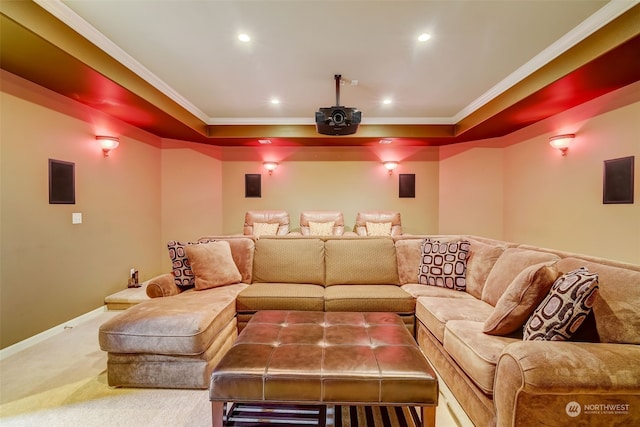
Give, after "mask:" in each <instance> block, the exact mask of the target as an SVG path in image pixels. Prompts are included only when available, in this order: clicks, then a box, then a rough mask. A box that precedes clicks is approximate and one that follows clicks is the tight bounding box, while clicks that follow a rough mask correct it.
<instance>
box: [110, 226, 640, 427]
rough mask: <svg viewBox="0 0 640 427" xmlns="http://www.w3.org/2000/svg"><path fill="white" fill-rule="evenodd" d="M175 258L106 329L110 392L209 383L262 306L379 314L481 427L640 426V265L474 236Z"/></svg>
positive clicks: (199, 247) (251, 248)
mask: <svg viewBox="0 0 640 427" xmlns="http://www.w3.org/2000/svg"><path fill="white" fill-rule="evenodd" d="M170 253H171V256H172V257H173V262H174V264H173V265H174V269H173V272H172V273H167V274H163V275H161V276H158V277H156V278H154V279H152V280H151V281H149V283H148V284H147V286H146V293H147V294H148V295H149V296H150V297H151V299H150V300H148V301H145V302H142V303H140V304H137V305H135V306H133V307H131V308H129V309H127V310H125V311H123V312H122V313H120V314H118V315H117V316H115V317H114V318H112V319H111V320H109V321H108V322H106V323H105V324H103V325H102V326H101V328H100V331H99V341H100V346H101V348H102V349H103V350H104V351H107V352H108V362H107V370H108V379H109V384H110V385H112V386H126V387H163V388H206V387H207V386H208V384H209V376H210V373H211V370H212V369H213V367H214V366H215V365H216V363H217V362H218V361H219V360H220V358H221V357H222V355H224V353H225V352H226V351H227V350H228V349H229V347H230V346H231V344H232V343H233V342H234V340H235V338H236V337H237V334H238V332H239V331H240V330H242V328H243V327H244V325H246V323H247V322H248V320H249V319H250V318H251V316H253V315H254V314H255V313H256V312H257V311H260V310H317V311H362V312H364V311H374V312H375V311H384V312H394V313H397V314H398V315H399V316H400V317H401V319H403V321H404V323H405V325H406V326H407V328H408V329H409V330H410V331H411V332H412V333H413V334H414V336H415V338H416V340H417V342H418V344H419V345H420V348H421V349H422V350H423V352H424V353H425V355H426V356H427V357H428V359H429V360H430V361H431V363H432V364H433V366H434V368H435V369H436V371H437V372H438V374H439V376H440V377H441V379H442V380H443V381H444V382H445V383H446V384H447V386H448V388H449V389H450V390H451V391H452V392H453V394H454V395H455V398H456V399H457V400H458V401H459V402H460V404H461V406H462V407H463V409H464V410H465V412H466V413H467V415H468V416H469V418H470V419H471V420H472V421H473V422H474V423H475V424H476V425H478V426H488V425H498V426H512V425H517V426H521V425H566V424H567V423H569V422H570V421H575V422H578V423H579V424H581V425H634V424H635V425H638V424H639V423H640V364H639V363H638V360H640V346H638V344H640V314H639V312H638V307H640V266H637V265H631V264H625V263H620V262H614V261H610V260H604V259H599V258H595V257H589V256H583V255H577V254H570V253H564V252H561V251H554V250H550V249H543V248H537V247H532V246H527V245H521V244H515V243H510V242H502V241H497V240H492V239H486V238H481V237H477V236H463V235H447V236H406V235H405V236H396V237H359V236H347V237H344V236H343V237H317V236H274V237H267V236H264V237H261V238H259V239H253V238H251V237H246V236H218V237H215V236H214V237H205V238H202V239H200V240H199V241H198V242H193V243H189V244H180V243H176V242H174V243H173V244H170ZM185 259H188V260H189V261H190V263H189V265H188V268H186V267H187V266H185V264H184V260H185ZM581 268H583V269H581ZM585 268H586V269H585ZM568 273H570V274H568ZM575 283H578V284H580V286H581V287H580V288H579V289H578V288H576V286H574V285H575ZM566 289H570V290H571V292H569V295H564V294H563V290H566ZM563 298H564V300H563ZM576 301H577V302H576ZM581 310H583V311H581ZM570 319H571V320H570ZM547 323H548V324H547ZM545 328H548V330H547V329H545ZM523 331H524V333H525V334H526V336H527V338H535V337H539V338H544V339H546V340H541V341H539V340H529V339H526V340H525V339H523ZM549 331H551V332H549ZM553 331H555V332H553ZM558 331H559V332H558ZM569 334H571V337H570V338H569V339H568V340H566V341H564V342H561V341H557V339H559V338H562V336H564V337H565V338H566V336H568V335H569Z"/></svg>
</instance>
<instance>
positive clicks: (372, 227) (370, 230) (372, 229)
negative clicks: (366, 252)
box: [366, 221, 391, 236]
mask: <svg viewBox="0 0 640 427" xmlns="http://www.w3.org/2000/svg"><path fill="white" fill-rule="evenodd" d="M366 226H367V236H390V235H391V223H390V222H368V221H367V222H366Z"/></svg>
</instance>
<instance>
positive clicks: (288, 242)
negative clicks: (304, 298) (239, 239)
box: [253, 237, 324, 285]
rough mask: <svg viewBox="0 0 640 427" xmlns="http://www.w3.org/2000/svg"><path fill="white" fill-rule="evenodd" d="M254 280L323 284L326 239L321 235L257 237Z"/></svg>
mask: <svg viewBox="0 0 640 427" xmlns="http://www.w3.org/2000/svg"><path fill="white" fill-rule="evenodd" d="M253 281H254V282H264V283H309V284H315V285H322V284H324V243H323V241H322V240H320V239H318V238H307V237H298V238H286V237H271V238H269V237H263V238H261V239H258V240H257V241H256V248H255V253H254V258H253Z"/></svg>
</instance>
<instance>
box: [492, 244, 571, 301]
mask: <svg viewBox="0 0 640 427" xmlns="http://www.w3.org/2000/svg"><path fill="white" fill-rule="evenodd" d="M559 260H560V257H559V256H557V255H554V254H551V253H548V252H539V251H533V250H529V249H520V248H508V249H506V250H505V251H504V252H503V253H502V255H500V257H499V258H498V259H497V261H496V263H495V264H494V265H493V268H492V269H491V271H490V272H489V275H488V276H487V280H486V282H485V284H484V288H483V289H482V300H483V301H484V302H487V303H489V304H491V305H493V306H495V305H496V304H497V303H498V300H499V299H500V297H501V296H502V294H504V292H505V291H506V290H507V287H508V286H509V284H511V282H512V281H513V279H515V278H516V276H517V275H518V274H519V273H520V272H521V271H522V270H524V269H525V268H527V267H530V266H532V265H534V264H540V263H548V265H552V264H554V263H556V262H557V261H559Z"/></svg>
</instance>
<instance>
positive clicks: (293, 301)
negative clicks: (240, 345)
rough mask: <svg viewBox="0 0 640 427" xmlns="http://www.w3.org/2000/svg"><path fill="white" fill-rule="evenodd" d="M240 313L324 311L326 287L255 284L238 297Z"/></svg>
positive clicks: (296, 284) (293, 284)
mask: <svg viewBox="0 0 640 427" xmlns="http://www.w3.org/2000/svg"><path fill="white" fill-rule="evenodd" d="M236 308H237V310H238V312H251V313H253V312H255V311H259V310H304V311H307V310H312V311H323V310H324V286H322V285H310V284H301V283H254V284H252V285H251V286H249V287H247V288H246V289H244V290H243V291H242V292H240V294H239V295H238V299H237V302H236Z"/></svg>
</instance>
